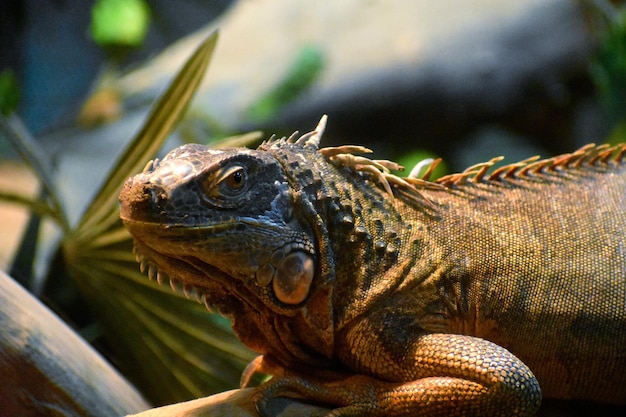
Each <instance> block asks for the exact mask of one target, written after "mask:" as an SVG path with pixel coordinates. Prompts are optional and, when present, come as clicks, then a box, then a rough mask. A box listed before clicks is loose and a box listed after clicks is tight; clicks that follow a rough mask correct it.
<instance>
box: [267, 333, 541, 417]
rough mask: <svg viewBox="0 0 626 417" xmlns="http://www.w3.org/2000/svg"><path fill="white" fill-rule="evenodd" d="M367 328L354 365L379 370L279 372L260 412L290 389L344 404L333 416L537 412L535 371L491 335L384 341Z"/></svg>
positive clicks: (352, 348) (356, 348) (357, 342)
mask: <svg viewBox="0 0 626 417" xmlns="http://www.w3.org/2000/svg"><path fill="white" fill-rule="evenodd" d="M354 330H355V329H353V331H354ZM359 334H361V335H362V337H360V338H357V339H352V340H353V343H352V344H351V346H350V347H349V351H350V352H352V354H351V355H350V358H351V359H354V358H359V360H358V362H359V363H358V364H357V363H354V364H352V365H353V366H355V367H357V368H360V370H361V371H363V372H364V373H367V374H369V375H375V376H366V375H356V376H351V377H348V378H345V379H342V380H335V381H331V382H320V381H315V380H314V381H309V380H306V379H304V378H301V377H282V378H280V377H279V378H275V379H273V380H271V381H269V382H268V383H266V384H264V385H262V386H261V387H259V391H258V392H257V406H258V408H259V411H260V412H261V413H262V414H264V413H265V407H266V404H267V402H268V401H269V400H270V399H271V398H272V397H275V396H279V395H283V394H286V393H296V394H299V395H301V396H303V397H305V398H307V399H310V400H313V401H319V402H322V403H328V404H333V405H338V406H339V408H337V409H335V410H334V411H332V412H331V413H330V414H328V416H333V417H339V416H362V415H368V416H408V415H416V416H417V415H419V416H531V415H534V414H535V413H536V411H537V409H538V408H539V404H540V402H541V391H540V389H539V384H538V382H537V380H536V379H535V376H534V375H533V374H532V372H531V371H530V369H528V367H527V366H526V365H524V364H523V363H522V362H521V361H520V360H519V359H517V358H516V357H515V356H513V355H512V354H511V353H510V352H509V351H507V350H506V349H504V348H502V347H500V346H498V345H496V344H493V343H491V342H488V341H486V340H484V339H479V338H475V337H470V336H462V335H453V334H425V335H422V336H420V337H418V338H417V339H416V340H415V341H414V342H413V343H409V344H406V345H404V346H403V345H402V344H401V342H402V341H401V340H398V342H400V343H392V344H391V345H387V346H383V344H381V343H380V341H379V340H378V339H377V336H376V335H373V334H371V333H359ZM378 337H382V335H381V336H378ZM394 381H395V382H394ZM402 381H408V382H402Z"/></svg>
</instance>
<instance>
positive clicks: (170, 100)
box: [75, 32, 218, 241]
mask: <svg viewBox="0 0 626 417" xmlns="http://www.w3.org/2000/svg"><path fill="white" fill-rule="evenodd" d="M217 38H218V35H217V32H215V33H213V34H212V35H211V36H209V37H208V38H207V39H206V40H205V41H204V42H203V43H202V44H201V45H200V46H199V47H198V49H197V50H196V51H195V52H194V54H193V55H192V56H191V58H190V59H189V61H187V63H186V64H185V66H184V67H183V69H182V70H181V71H180V73H179V74H178V75H177V76H176V78H175V79H174V81H172V83H171V84H170V86H169V88H168V89H167V91H165V93H164V94H163V95H162V96H161V97H160V98H159V100H158V101H157V102H156V103H155V104H154V106H153V107H152V110H151V112H150V114H149V115H148V118H147V120H146V123H145V124H144V126H143V128H142V129H141V130H140V131H139V133H138V134H137V135H136V136H135V138H134V139H133V140H132V141H131V142H130V143H129V144H128V146H127V147H126V150H125V151H124V153H123V154H122V155H121V157H120V158H119V159H118V161H117V162H116V164H115V166H114V167H113V168H112V169H111V171H110V173H109V176H108V178H107V179H106V180H105V182H104V184H103V185H102V187H101V188H100V191H99V192H98V193H97V194H96V197H95V198H94V200H93V201H92V202H91V204H90V205H89V207H88V208H87V210H86V212H85V214H84V215H83V216H82V218H81V221H80V223H79V225H78V227H77V228H76V230H75V234H76V237H75V239H83V240H85V241H89V240H90V239H91V238H92V237H93V236H92V235H93V232H92V231H93V230H94V227H96V226H97V225H98V224H99V223H101V222H102V221H103V220H104V219H106V218H107V217H110V216H111V212H112V211H114V210H117V197H118V194H119V191H120V189H121V188H122V185H123V184H124V181H126V179H127V178H128V177H130V176H131V175H133V174H136V173H137V172H139V171H140V170H141V168H143V167H144V166H145V164H146V162H147V161H148V160H149V159H151V158H152V157H154V155H155V154H156V153H157V151H158V150H159V149H160V148H161V146H162V145H163V142H164V141H165V139H166V138H167V136H168V135H169V134H170V133H171V132H172V131H173V130H174V127H175V126H176V123H177V122H178V121H179V120H180V119H181V117H182V116H183V114H184V113H185V110H186V109H187V107H188V105H189V102H190V101H191V99H192V98H193V95H194V94H195V92H196V89H197V88H198V86H199V85H200V82H201V81H202V78H203V76H204V73H205V72H206V69H207V66H208V64H209V62H210V61H211V57H212V56H213V50H214V49H215V45H216V43H217Z"/></svg>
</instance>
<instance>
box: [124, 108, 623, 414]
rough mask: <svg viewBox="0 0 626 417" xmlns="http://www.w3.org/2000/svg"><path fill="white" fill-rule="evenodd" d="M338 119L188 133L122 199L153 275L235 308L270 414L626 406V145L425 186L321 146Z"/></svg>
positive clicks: (347, 149) (476, 170) (477, 170)
mask: <svg viewBox="0 0 626 417" xmlns="http://www.w3.org/2000/svg"><path fill="white" fill-rule="evenodd" d="M324 123H325V119H323V120H322V121H321V122H320V125H319V126H318V128H317V130H316V131H315V132H311V133H310V134H307V135H304V136H302V137H300V138H297V139H296V138H295V137H291V138H289V139H284V138H283V139H278V140H277V139H270V140H269V141H268V142H265V143H263V144H262V145H261V146H260V147H259V148H258V149H257V150H249V149H240V148H237V149H223V150H216V149H210V148H207V147H205V146H202V145H184V146H182V147H180V148H177V149H175V150H173V151H172V152H170V153H169V154H168V155H167V156H166V157H165V158H164V159H163V160H161V161H155V162H153V163H152V162H151V163H150V164H149V165H148V166H147V167H146V169H145V170H144V172H143V173H141V174H138V175H136V176H135V177H133V178H130V179H129V180H128V181H127V182H126V184H125V185H124V188H123V190H122V192H121V194H120V203H121V217H122V219H123V221H124V223H125V225H126V226H127V228H128V230H129V231H130V233H131V234H132V235H133V237H134V239H135V247H136V250H137V253H138V254H139V255H138V258H139V260H140V261H141V262H142V267H147V268H149V269H150V270H151V275H158V277H159V279H160V278H161V277H162V275H163V274H166V275H168V276H169V277H171V280H174V281H177V282H182V284H183V287H184V289H185V290H187V291H188V290H191V289H195V290H196V291H197V292H199V293H201V294H202V295H203V297H204V298H205V300H206V303H207V304H208V305H211V306H213V307H214V308H216V309H218V310H219V311H220V312H222V313H223V314H226V315H228V316H230V317H232V319H233V328H234V330H235V332H236V333H237V335H238V336H239V338H240V339H241V340H242V341H243V342H244V343H245V344H247V345H248V346H249V347H251V348H252V349H254V350H256V351H257V352H259V353H260V354H262V355H263V357H262V358H261V359H259V360H257V361H255V363H254V365H253V366H252V367H251V368H250V371H248V372H247V373H250V372H254V371H256V370H261V371H264V372H269V373H272V374H275V375H276V376H275V377H274V378H273V379H272V380H270V381H269V382H267V383H265V384H263V385H262V386H261V387H260V388H259V389H258V392H257V400H258V401H257V404H258V407H259V410H260V411H261V412H262V413H263V412H264V410H265V407H266V405H267V402H268V401H269V400H271V398H272V397H273V396H277V395H283V394H288V393H297V394H299V395H301V396H303V397H305V398H308V399H310V400H314V401H319V402H322V403H327V404H330V405H331V406H334V407H337V408H336V409H335V411H334V412H333V413H331V415H333V416H340V415H346V416H347V415H380V416H383V415H384V416H400V415H424V416H435V415H445V416H461V415H503V416H511V415H532V414H534V413H535V412H536V410H537V408H538V406H539V403H540V399H541V395H542V393H543V395H544V396H546V397H554V398H573V399H587V400H592V401H598V402H606V403H614V404H626V216H624V208H625V207H626V161H625V159H626V157H625V154H626V145H618V146H613V147H607V146H587V147H585V148H583V149H581V150H579V151H577V152H574V153H572V154H567V155H562V156H558V157H554V158H550V159H546V160H540V161H536V160H527V161H524V162H521V163H519V164H512V165H508V166H505V167H502V168H499V169H497V170H495V171H493V172H491V173H487V170H488V169H489V168H490V167H491V166H492V165H493V163H494V162H495V160H492V161H490V162H488V163H485V164H479V165H476V166H474V167H472V168H470V169H468V170H467V171H465V172H463V173H461V174H454V175H449V176H447V177H444V178H441V179H439V180H437V181H435V182H431V181H428V180H427V178H424V177H422V178H399V177H396V176H394V175H392V174H390V173H389V168H394V167H395V165H394V164H393V163H390V162H389V161H372V160H369V159H366V158H364V157H361V156H356V155H355V153H359V152H364V151H367V150H366V149H365V148H362V147H358V146H344V147H339V148H320V147H319V139H320V137H321V134H322V131H323V126H324ZM157 270H158V273H157V272H156V271H157ZM539 386H541V391H540V388H539Z"/></svg>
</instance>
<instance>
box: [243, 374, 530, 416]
mask: <svg viewBox="0 0 626 417" xmlns="http://www.w3.org/2000/svg"><path fill="white" fill-rule="evenodd" d="M285 395H287V396H299V397H300V396H301V397H303V398H306V399H307V400H311V401H315V402H319V403H322V404H332V405H334V406H338V408H336V409H334V410H333V411H331V412H330V413H328V414H326V417H351V416H373V417H376V416H381V417H382V416H389V417H400V416H427V417H435V416H446V417H455V416H459V417H461V416H463V417H470V416H532V415H534V414H535V413H536V411H537V409H538V408H539V404H540V401H541V399H540V394H539V395H537V396H536V398H531V399H530V401H529V398H522V397H520V396H519V395H516V393H514V392H511V393H502V392H500V393H498V395H494V393H493V391H491V390H490V389H489V388H488V387H486V386H484V385H482V384H480V383H477V382H473V381H468V380H465V379H461V378H449V377H430V378H422V379H418V380H416V381H410V382H405V383H400V382H385V381H381V380H378V379H375V378H372V377H369V376H365V375H357V376H351V377H348V378H345V379H342V380H336V381H332V382H317V381H310V380H306V379H303V378H300V377H282V378H273V379H272V380H270V381H268V382H266V383H265V384H263V385H261V386H260V387H258V388H257V391H256V393H255V395H254V400H255V404H256V407H257V410H258V411H259V413H260V414H261V415H262V416H266V417H269V416H270V415H271V414H270V413H269V412H268V404H269V402H270V401H271V400H272V398H274V397H277V396H285Z"/></svg>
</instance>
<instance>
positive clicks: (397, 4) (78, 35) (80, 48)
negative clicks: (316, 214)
mask: <svg viewBox="0 0 626 417" xmlns="http://www.w3.org/2000/svg"><path fill="white" fill-rule="evenodd" d="M215 29H219V31H220V39H219V43H218V46H217V49H216V52H215V54H214V56H213V60H212V62H211V65H210V68H209V71H208V73H207V76H206V78H205V81H204V83H203V84H202V86H201V88H200V90H199V92H198V93H197V96H196V98H195V100H194V101H193V103H192V105H191V107H190V108H189V110H188V112H187V114H186V116H185V117H184V119H183V120H182V122H181V123H180V125H179V128H178V129H177V130H176V132H174V133H173V134H172V135H171V138H170V139H169V140H168V143H167V144H166V146H165V147H164V150H165V151H166V150H169V149H171V148H173V147H175V146H177V145H179V144H181V143H184V142H201V143H211V142H212V141H216V140H219V139H221V138H225V137H228V136H231V135H237V134H242V133H246V132H249V131H255V130H261V131H263V132H264V137H267V136H269V135H270V134H272V133H277V134H279V135H288V134H290V133H291V132H292V131H294V130H299V131H301V132H304V131H308V130H311V129H313V128H314V126H315V124H316V123H317V121H318V120H319V118H320V116H321V115H322V114H328V115H329V124H328V128H327V133H326V135H325V142H324V144H325V145H340V144H362V145H366V146H368V147H370V148H372V149H373V150H374V152H375V155H376V157H377V158H383V159H393V160H397V161H399V162H400V163H402V164H405V165H407V166H408V168H409V169H410V167H411V166H412V165H413V164H415V163H416V162H418V161H419V160H421V159H423V158H426V157H431V156H436V157H443V158H444V161H445V167H444V169H445V171H444V172H442V173H446V172H447V173H450V172H454V171H459V170H462V169H464V168H465V167H467V166H469V165H472V164H475V163H478V162H483V161H486V160H488V159H490V158H492V157H494V156H498V155H504V156H505V157H506V159H505V162H509V163H510V162H516V161H518V160H521V159H524V158H527V157H530V156H532V155H536V154H540V155H542V156H545V157H549V156H552V155H554V154H557V153H563V152H569V151H573V150H575V149H577V148H578V147H580V146H582V145H584V144H587V143H591V142H596V143H600V142H604V141H606V140H609V141H623V140H624V139H625V136H626V135H625V131H626V129H625V127H624V126H625V124H624V120H625V119H624V118H625V113H624V112H625V111H626V98H625V97H626V18H625V13H624V8H623V5H622V2H619V1H613V2H610V1H602V0H597V1H593V0H588V1H583V0H580V1H574V0H524V1H516V2H511V1H506V0H465V1H462V2H459V1H452V0H439V1H436V2H434V1H428V0H420V1H417V0H415V1H410V2H409V1H400V0H397V1H396V0H384V1H383V0H360V1H357V0H342V1H336V2H311V1H305V0H288V1H284V0H239V1H225V0H224V1H216V0H206V1H202V0H184V1H177V2H172V1H167V0H91V1H86V0H37V1H35V0H24V1H7V0H4V1H2V14H1V15H0V106H1V110H2V113H3V114H4V115H5V116H6V115H12V116H11V117H17V118H18V119H19V120H21V122H22V123H23V127H24V128H25V131H26V132H30V133H29V134H30V135H32V137H33V138H34V143H35V144H36V146H37V148H38V149H39V152H40V154H41V155H43V156H44V159H45V160H46V161H47V162H46V163H47V164H49V166H50V169H51V172H52V173H53V177H54V181H55V182H56V184H57V187H58V188H57V189H58V191H59V200H60V201H61V202H62V205H63V206H64V210H65V211H66V213H67V217H68V219H69V224H70V225H72V224H75V223H77V222H78V221H79V219H80V218H81V215H82V214H83V212H84V210H85V207H86V206H87V205H88V203H89V202H90V201H91V199H92V198H93V195H94V193H95V192H97V190H98V185H99V184H100V182H101V181H102V178H104V177H105V176H106V173H107V172H108V171H109V170H110V169H111V167H112V165H113V161H115V159H116V157H117V156H118V155H119V154H120V152H121V150H122V149H123V147H124V146H125V144H127V143H128V141H129V140H130V139H131V138H132V136H133V135H134V134H135V133H136V132H137V130H138V129H139V127H140V126H141V123H142V121H143V120H144V118H145V116H146V114H147V112H148V109H149V106H150V105H151V103H152V102H153V101H154V100H155V98H156V97H158V96H159V94H160V93H161V92H162V91H163V90H164V89H165V87H166V85H167V83H168V82H170V81H171V79H172V78H173V77H174V75H175V73H176V72H177V71H178V70H179V69H180V68H181V67H182V65H183V64H184V62H185V60H186V59H187V58H188V57H189V56H190V55H191V53H192V52H193V49H194V48H195V47H196V46H197V45H198V44H199V42H200V41H201V40H202V39H203V38H205V37H206V36H207V35H208V34H209V33H210V32H212V31H213V30H215ZM251 146H254V144H251ZM0 190H9V191H7V193H9V192H10V193H21V194H23V195H25V196H28V198H31V199H35V200H36V199H38V198H42V199H45V196H42V195H41V192H40V188H39V186H38V181H37V178H36V176H35V175H34V174H33V172H32V169H31V168H30V167H29V166H27V165H26V164H25V163H24V162H22V160H21V159H20V158H19V157H18V153H17V152H16V151H15V149H14V147H13V146H12V145H11V144H10V142H9V141H7V140H5V137H4V134H2V133H0ZM0 197H1V196H0ZM0 200H1V199H0ZM4 200H10V199H9V198H4ZM63 239H64V237H63V231H60V230H59V227H58V225H55V224H54V222H53V221H52V222H51V221H49V219H46V218H43V219H40V218H38V217H33V216H31V212H30V211H29V210H28V209H27V208H25V206H24V205H23V204H15V201H12V202H6V203H2V202H1V201H0V268H2V269H3V270H6V271H8V272H10V273H11V275H12V276H13V277H14V278H15V279H16V280H17V281H19V282H20V283H21V284H22V285H23V286H24V287H26V288H27V289H29V290H30V291H31V292H32V293H34V294H35V295H36V296H38V297H40V298H41V299H42V300H43V301H44V302H45V303H46V304H48V305H49V306H51V307H52V308H53V309H54V310H55V311H56V312H57V313H58V314H59V315H61V316H62V317H63V318H64V319H65V320H66V321H67V322H68V323H70V324H71V325H72V326H73V327H74V328H75V329H76V330H77V331H78V332H79V333H80V334H81V335H83V337H85V338H86V339H87V340H89V341H90V342H92V343H93V344H94V345H95V346H97V347H98V349H100V351H102V352H103V353H104V354H105V355H106V356H107V357H108V358H109V359H110V360H111V361H112V362H113V363H115V364H116V365H117V366H118V367H119V368H120V369H122V370H123V372H124V373H125V374H126V375H127V376H128V377H129V378H130V379H131V380H132V381H133V382H135V383H136V384H137V385H138V386H139V387H140V389H142V391H143V392H144V393H145V395H146V396H147V397H148V398H149V399H151V400H152V401H153V402H154V403H157V404H158V403H164V402H167V401H174V400H182V399H186V398H191V397H193V396H196V395H198V394H204V395H206V394H208V393H210V392H214V391H217V390H223V389H226V388H232V387H235V386H236V384H237V378H238V372H239V371H240V369H241V367H242V366H243V364H245V362H246V360H248V359H249V358H250V357H251V353H249V352H247V351H246V350H245V349H243V348H241V347H237V348H233V349H239V350H238V351H237V352H239V353H238V359H237V360H236V361H234V362H233V363H232V364H229V365H228V366H227V367H226V368H228V369H225V368H223V367H221V365H220V364H221V363H223V362H224V361H228V360H229V359H224V358H225V357H227V355H225V356H224V355H219V354H215V355H214V356H213V357H211V353H209V354H207V355H208V358H205V359H203V360H206V361H207V362H206V363H208V364H209V365H206V367H205V369H204V370H203V371H202V372H205V373H207V372H209V373H211V372H212V373H214V374H215V373H218V374H220V375H221V376H220V377H219V378H216V379H215V381H216V382H214V383H213V382H212V383H211V384H212V385H211V384H208V385H206V384H205V385H202V386H198V385H194V384H197V382H196V381H191V382H190V381H180V382H179V384H180V385H181V386H182V388H181V389H180V390H176V389H171V387H170V388H167V389H165V388H163V387H162V388H159V387H155V386H154V385H156V384H155V381H161V380H160V379H159V378H165V376H163V375H165V374H163V375H161V374H159V375H160V376H158V377H157V378H155V377H154V375H149V374H146V375H139V374H140V373H141V372H145V371H139V370H137V369H135V368H133V367H132V366H131V365H129V364H128V363H126V362H127V360H125V359H124V358H125V355H126V353H125V352H126V351H125V350H124V349H125V348H119V346H117V347H116V344H119V343H118V341H117V340H116V339H115V338H112V337H111V336H110V332H111V329H112V328H115V326H117V325H119V323H120V322H123V321H124V320H125V317H126V316H123V314H124V312H120V311H117V310H114V309H113V310H107V307H103V308H95V309H94V308H93V306H92V305H91V304H92V301H93V300H92V299H91V298H90V297H94V294H93V293H91V294H90V293H89V291H84V289H81V288H82V287H81V284H80V280H81V278H80V276H78V277H77V276H76V275H72V273H69V274H68V273H67V269H68V268H67V267H64V266H63V263H64V262H67V261H68V259H72V258H71V257H68V256H67V251H66V249H67V246H64V244H63V242H64V240H63ZM64 251H65V252H64ZM70 269H71V268H70ZM85 279H88V278H85ZM77 281H78V283H77ZM100 296H102V294H101V295H100ZM115 296H120V295H119V294H116V295H115ZM125 296H128V297H131V296H132V294H130V293H126V295H125ZM155 300H156V299H155ZM158 300H159V301H158V302H159V303H160V302H161V301H160V300H161V299H160V298H159V299H158ZM156 302H157V301H155V303H156ZM183 308H186V307H183ZM128 314H131V313H130V312H129V313H128ZM194 314H196V313H194ZM198 314H201V313H198ZM202 314H204V313H202ZM207 315H208V313H207ZM129 317H132V316H129ZM203 320H209V321H211V320H215V323H217V324H216V326H218V327H219V329H220V331H224V332H226V333H227V332H228V331H229V330H228V325H227V323H226V322H225V321H224V320H222V319H221V318H219V317H218V318H209V319H205V318H201V319H199V322H198V323H200V325H202V324H201V323H203ZM116 323H117V324H116ZM160 326H161V325H160ZM167 326H174V327H176V326H177V325H176V324H172V323H169V324H168V325H167ZM167 326H166V325H162V327H160V328H159V330H154V331H155V332H157V333H159V332H160V333H159V334H161V336H162V338H163V339H166V336H164V335H167V334H171V331H172V329H170V328H168V327H167ZM226 333H225V334H226ZM107 334H109V336H107ZM224 337H227V336H224ZM229 340H230V339H229ZM204 342H205V343H207V344H208V345H210V344H211V343H217V342H215V341H208V342H207V341H204ZM134 343H141V342H140V341H131V342H128V344H129V345H132V344H134ZM232 343H236V341H234V340H233V341H232ZM130 348H131V349H132V348H133V347H132V346H131V347H130ZM169 348H170V353H171V354H173V355H174V354H176V355H184V354H185V353H184V352H182V350H181V348H180V347H176V346H172V345H171V344H170V345H169ZM135 349H138V350H140V349H142V348H141V347H135ZM223 349H225V350H228V349H227V348H223ZM157 356H158V355H157ZM216 358H217V359H216ZM159 361H160V362H161V363H162V364H164V365H165V362H166V360H165V359H164V357H163V356H160V357H157V358H156V359H155V363H156V362H159ZM215 363H217V365H215ZM211 364H213V365H211ZM155 366H157V365H155ZM189 366H191V365H189ZM209 368H210V369H209ZM201 379H202V378H200V377H199V378H198V380H201ZM205 379H206V378H205ZM159 383H161V382H159ZM150 384H152V386H151V385H150ZM172 384H174V382H172ZM190 387H191V388H190Z"/></svg>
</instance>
